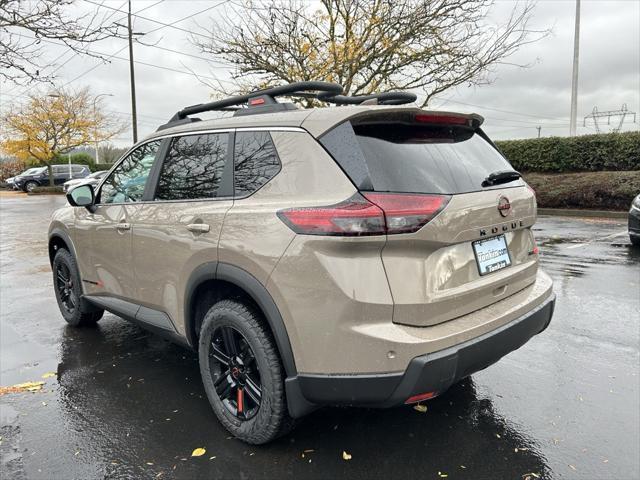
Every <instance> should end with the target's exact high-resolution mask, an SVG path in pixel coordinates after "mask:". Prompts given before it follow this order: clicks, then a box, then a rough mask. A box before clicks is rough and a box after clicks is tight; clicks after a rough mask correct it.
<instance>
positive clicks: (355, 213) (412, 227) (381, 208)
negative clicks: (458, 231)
mask: <svg viewBox="0 0 640 480" xmlns="http://www.w3.org/2000/svg"><path fill="white" fill-rule="evenodd" d="M363 195H364V196H363ZM363 195H360V194H356V195H354V196H353V197H351V198H349V199H348V200H345V201H343V202H340V203H338V204H336V205H330V206H326V207H305V208H289V209H286V210H281V211H279V212H278V217H279V218H280V219H281V220H282V221H283V222H284V223H285V224H286V225H287V226H288V227H289V228H291V230H293V231H294V232H296V233H301V234H306V235H333V236H365V235H384V234H396V233H411V232H416V231H418V230H419V229H420V228H422V227H423V226H424V225H425V224H426V223H427V222H429V220H431V219H432V218H434V217H435V216H436V215H437V214H438V213H439V212H440V211H441V210H442V209H443V208H444V207H445V205H446V204H447V202H448V201H449V198H450V197H448V196H444V195H416V194H408V195H407V194H396V193H364V194H363Z"/></svg>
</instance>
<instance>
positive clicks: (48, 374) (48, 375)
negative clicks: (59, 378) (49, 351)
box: [42, 372, 57, 378]
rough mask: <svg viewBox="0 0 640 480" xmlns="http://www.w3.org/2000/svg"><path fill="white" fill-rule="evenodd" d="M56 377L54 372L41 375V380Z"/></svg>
mask: <svg viewBox="0 0 640 480" xmlns="http://www.w3.org/2000/svg"><path fill="white" fill-rule="evenodd" d="M56 375H57V374H56V372H47V373H45V374H44V375H42V378H50V377H55V376H56Z"/></svg>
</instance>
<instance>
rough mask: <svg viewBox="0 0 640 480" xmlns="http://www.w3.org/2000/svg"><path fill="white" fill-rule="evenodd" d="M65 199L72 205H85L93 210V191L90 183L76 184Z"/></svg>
mask: <svg viewBox="0 0 640 480" xmlns="http://www.w3.org/2000/svg"><path fill="white" fill-rule="evenodd" d="M67 200H68V201H69V203H70V204H71V205H72V206H74V207H86V208H87V209H88V210H89V211H92V210H93V204H94V203H95V200H96V199H95V193H94V191H93V187H92V186H91V185H78V186H77V187H75V188H72V189H71V190H69V192H68V193H67Z"/></svg>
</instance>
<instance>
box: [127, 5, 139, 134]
mask: <svg viewBox="0 0 640 480" xmlns="http://www.w3.org/2000/svg"><path fill="white" fill-rule="evenodd" d="M127 19H128V23H127V30H128V32H129V74H130V77H131V121H132V129H133V143H136V142H137V141H138V116H137V113H136V76H135V72H134V70H133V30H132V27H131V0H129V15H128V16H127Z"/></svg>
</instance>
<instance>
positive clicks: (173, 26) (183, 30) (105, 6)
mask: <svg viewBox="0 0 640 480" xmlns="http://www.w3.org/2000/svg"><path fill="white" fill-rule="evenodd" d="M84 1H85V2H86V3H91V4H93V5H98V6H101V7H102V8H108V9H110V10H116V11H118V12H122V13H127V12H125V11H124V10H120V9H117V8H114V7H109V6H107V5H100V4H99V3H98V2H94V1H92V0H84ZM228 2H229V0H222V1H221V2H219V3H217V4H215V5H212V6H210V7H207V8H205V9H204V10H200V11H199V12H196V13H194V14H193V15H190V16H189V17H185V18H183V19H181V20H177V21H175V22H172V23H164V22H161V21H159V20H154V19H153V18H149V17H143V16H142V15H138V14H132V15H133V16H135V17H136V18H139V19H140V20H146V21H147V22H153V23H156V24H158V25H161V27H159V28H156V29H154V30H151V31H149V32H148V34H150V33H154V32H157V31H158V30H160V29H162V28H166V27H169V28H173V29H175V30H180V31H182V32H186V33H189V34H192V35H196V36H199V37H204V38H207V39H208V38H209V37H208V36H207V35H204V34H202V33H198V32H193V31H191V30H187V29H186V28H182V27H176V26H175V24H176V23H179V22H181V21H182V20H186V19H187V18H191V17H194V16H196V15H200V14H201V13H204V12H207V11H209V10H212V9H214V8H217V7H219V6H221V5H223V4H225V3H228Z"/></svg>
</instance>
